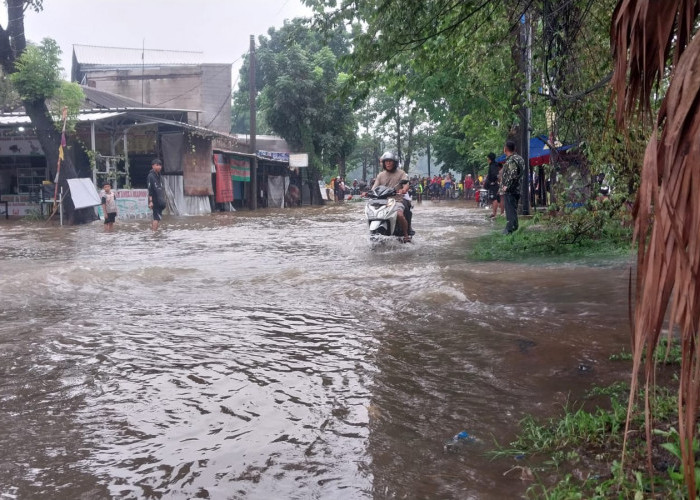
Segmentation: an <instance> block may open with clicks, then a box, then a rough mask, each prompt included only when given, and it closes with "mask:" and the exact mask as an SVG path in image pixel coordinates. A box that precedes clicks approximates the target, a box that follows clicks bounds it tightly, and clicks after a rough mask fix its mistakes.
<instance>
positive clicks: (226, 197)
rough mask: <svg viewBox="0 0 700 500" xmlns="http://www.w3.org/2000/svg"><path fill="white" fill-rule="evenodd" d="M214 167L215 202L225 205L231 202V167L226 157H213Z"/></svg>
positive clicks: (220, 155) (216, 155)
mask: <svg viewBox="0 0 700 500" xmlns="http://www.w3.org/2000/svg"><path fill="white" fill-rule="evenodd" d="M214 165H215V166H216V202H217V203H227V202H231V201H233V180H232V177H233V176H232V175H231V165H230V163H229V159H228V157H227V156H225V155H222V154H215V155H214Z"/></svg>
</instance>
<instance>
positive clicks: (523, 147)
mask: <svg viewBox="0 0 700 500" xmlns="http://www.w3.org/2000/svg"><path fill="white" fill-rule="evenodd" d="M520 46H521V49H522V57H523V64H522V67H523V70H524V77H525V78H524V80H525V81H524V84H523V89H522V96H521V101H522V106H521V108H520V155H521V156H522V157H523V160H525V168H524V169H523V177H522V180H521V182H520V186H521V187H520V201H521V203H522V213H523V215H530V88H531V86H532V27H531V25H530V14H529V13H528V12H527V11H525V12H524V13H523V15H522V17H521V18H520Z"/></svg>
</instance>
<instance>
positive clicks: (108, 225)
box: [100, 182, 117, 232]
mask: <svg viewBox="0 0 700 500" xmlns="http://www.w3.org/2000/svg"><path fill="white" fill-rule="evenodd" d="M100 198H101V199H102V215H104V217H105V231H106V232H110V231H112V229H114V221H115V220H116V219H117V197H116V195H115V193H114V192H113V191H112V185H111V184H110V183H109V182H105V183H104V186H103V187H102V193H100Z"/></svg>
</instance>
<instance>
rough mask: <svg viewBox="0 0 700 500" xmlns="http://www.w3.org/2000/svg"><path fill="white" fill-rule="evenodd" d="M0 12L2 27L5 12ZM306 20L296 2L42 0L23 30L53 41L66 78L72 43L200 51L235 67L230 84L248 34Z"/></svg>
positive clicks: (305, 13) (29, 14)
mask: <svg viewBox="0 0 700 500" xmlns="http://www.w3.org/2000/svg"><path fill="white" fill-rule="evenodd" d="M0 12H2V14H3V16H4V18H3V17H2V16H0V23H1V24H2V26H3V27H5V26H7V24H6V21H7V19H6V16H7V9H5V8H4V6H3V7H0ZM308 15H310V11H309V10H308V9H307V8H306V7H304V6H303V5H302V4H301V0H44V10H43V11H41V12H39V13H35V12H34V11H28V12H27V13H26V15H25V20H24V23H25V26H24V27H25V31H26V34H27V38H28V39H29V40H31V41H33V42H37V43H38V42H40V41H41V40H42V39H43V38H46V37H50V38H53V39H54V40H56V42H57V43H58V45H59V46H60V47H61V50H62V51H63V55H62V61H63V68H64V74H65V76H66V78H68V77H69V76H70V66H71V60H72V59H71V58H72V54H73V44H77V45H99V46H107V47H126V48H141V47H142V46H145V47H146V48H147V49H167V50H192V51H197V52H203V53H204V54H203V59H204V60H203V62H209V63H234V73H233V74H234V76H233V78H234V81H235V80H236V79H237V77H238V69H239V67H240V58H241V56H242V55H243V54H244V53H245V52H247V51H248V48H249V46H250V35H255V37H256V39H257V36H258V35H263V34H266V33H267V30H268V28H270V27H271V26H275V27H279V26H282V24H283V23H284V20H285V19H292V18H294V17H304V16H308Z"/></svg>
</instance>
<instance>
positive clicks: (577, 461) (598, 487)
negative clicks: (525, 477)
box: [490, 382, 698, 499]
mask: <svg viewBox="0 0 700 500" xmlns="http://www.w3.org/2000/svg"><path fill="white" fill-rule="evenodd" d="M628 391H629V385H628V384H627V383H626V382H617V383H614V384H612V385H611V386H609V387H598V388H594V389H593V390H591V391H589V393H588V397H589V398H590V397H598V396H601V395H608V396H610V405H609V407H608V408H607V409H605V408H601V407H596V408H595V409H594V410H592V411H587V410H584V409H583V407H582V406H581V405H578V406H576V407H575V406H573V405H571V404H567V405H566V406H565V407H564V409H563V412H562V415H560V416H558V417H553V418H549V419H546V420H544V421H538V420H537V419H535V418H533V417H531V416H527V417H525V418H524V419H523V420H522V421H521V422H520V433H519V434H518V436H517V437H516V439H515V440H514V441H513V442H511V443H510V444H509V445H508V446H507V447H499V448H498V449H497V450H495V451H493V452H491V453H490V455H491V456H492V457H493V458H504V457H510V456H519V457H520V458H522V459H523V461H521V462H520V463H522V464H523V465H521V466H519V467H520V468H523V469H531V470H536V471H539V472H543V473H547V476H548V477H547V479H546V480H544V479H542V478H539V479H540V480H539V481H538V482H537V483H536V484H534V485H533V486H532V487H530V488H529V489H528V491H527V495H528V497H529V498H552V499H570V498H586V499H588V498H596V499H605V498H648V495H647V493H648V492H649V491H650V489H651V487H652V485H653V486H654V488H655V490H656V492H657V494H659V495H661V496H660V498H668V497H673V498H684V497H685V496H684V484H683V478H682V475H681V474H679V472H678V471H677V467H676V465H677V463H678V457H679V453H680V447H679V445H678V439H677V433H675V434H674V430H673V429H672V428H671V429H670V431H668V432H657V433H656V434H657V435H660V436H663V437H664V438H665V439H666V440H667V442H666V443H663V444H659V446H660V447H661V448H663V449H666V450H668V451H669V452H670V453H671V455H672V457H671V458H674V457H675V461H676V464H673V463H671V464H670V466H669V469H668V472H667V473H666V474H665V475H657V476H655V477H654V478H653V479H652V478H651V477H649V476H648V475H647V474H646V473H644V472H643V469H644V464H645V448H646V445H645V443H644V442H643V441H642V440H640V439H636V440H635V439H633V438H631V440H630V442H628V449H627V455H626V458H625V460H626V463H627V470H623V469H622V467H621V464H620V462H619V461H618V460H617V459H615V458H614V457H616V456H618V457H619V456H620V453H621V449H622V442H623V430H624V426H625V420H626V415H627V396H628V394H629V392H628ZM640 396H641V393H640ZM677 409H678V398H677V396H676V394H675V393H672V392H671V391H669V390H668V389H666V388H657V389H656V391H655V392H654V394H653V395H652V399H651V411H652V413H653V415H654V418H656V419H657V420H659V421H663V422H669V421H671V420H674V419H675V418H676V417H677V413H676V412H677ZM631 424H632V428H633V429H640V428H642V427H643V425H644V414H643V412H641V411H639V408H638V407H635V409H634V412H633V419H632V422H631ZM642 435H643V433H641V434H640V433H636V432H633V433H632V434H631V436H640V437H641V436H642ZM693 446H694V449H695V450H696V452H697V451H698V450H697V446H698V443H697V442H695V443H693ZM606 464H610V465H609V466H606ZM574 467H575V468H577V469H578V470H579V471H580V472H579V474H578V475H579V476H580V473H581V472H584V473H585V471H586V470H588V473H587V475H586V476H584V478H583V479H575V478H574V476H573V475H572V474H571V473H569V471H570V470H571V469H572V468H574ZM552 469H554V471H555V472H556V473H557V475H558V476H559V477H560V479H559V480H558V481H557V482H556V483H555V484H553V485H552V484H551V479H552V476H551V474H550V472H551V471H552ZM640 495H641V496H640Z"/></svg>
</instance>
